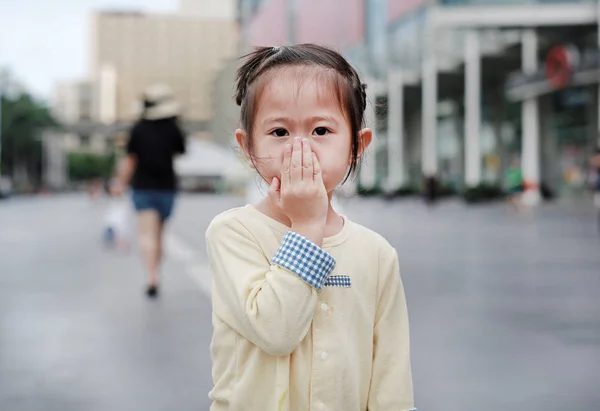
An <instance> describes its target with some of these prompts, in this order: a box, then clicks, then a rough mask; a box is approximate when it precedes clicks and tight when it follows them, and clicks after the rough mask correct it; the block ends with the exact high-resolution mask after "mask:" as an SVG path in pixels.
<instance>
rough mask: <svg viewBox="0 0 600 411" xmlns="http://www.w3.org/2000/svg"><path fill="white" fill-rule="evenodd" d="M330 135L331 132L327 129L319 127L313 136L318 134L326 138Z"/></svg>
mask: <svg viewBox="0 0 600 411" xmlns="http://www.w3.org/2000/svg"><path fill="white" fill-rule="evenodd" d="M328 133H329V130H328V129H327V128H325V127H317V128H315V131H313V134H316V135H318V136H324V135H326V134H328Z"/></svg>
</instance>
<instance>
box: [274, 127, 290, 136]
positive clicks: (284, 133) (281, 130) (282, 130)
mask: <svg viewBox="0 0 600 411" xmlns="http://www.w3.org/2000/svg"><path fill="white" fill-rule="evenodd" d="M271 134H273V135H274V136H275V137H285V136H287V135H289V134H288V132H287V130H286V129H285V128H277V129H275V130H273V131H271Z"/></svg>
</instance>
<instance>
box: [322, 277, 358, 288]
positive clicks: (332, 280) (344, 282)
mask: <svg viewBox="0 0 600 411" xmlns="http://www.w3.org/2000/svg"><path fill="white" fill-rule="evenodd" d="M324 285H325V287H343V288H350V287H352V280H351V279H350V277H348V276H347V275H330V276H329V277H327V280H325V284H324Z"/></svg>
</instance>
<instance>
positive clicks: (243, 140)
mask: <svg viewBox="0 0 600 411" xmlns="http://www.w3.org/2000/svg"><path fill="white" fill-rule="evenodd" d="M235 139H236V141H237V142H238V144H239V146H240V148H241V149H242V151H243V152H244V157H245V158H246V161H248V165H249V166H250V167H251V168H254V164H253V163H252V161H251V159H250V149H249V147H248V135H247V134H246V131H245V130H242V129H240V128H238V129H237V130H235Z"/></svg>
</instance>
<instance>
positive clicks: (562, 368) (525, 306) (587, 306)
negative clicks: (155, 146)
mask: <svg viewBox="0 0 600 411" xmlns="http://www.w3.org/2000/svg"><path fill="white" fill-rule="evenodd" d="M238 204H240V200H239V199H237V198H231V197H217V196H184V197H183V198H181V201H180V202H179V204H178V209H177V214H176V217H175V219H174V221H173V222H172V224H171V226H170V229H169V232H168V238H169V252H168V254H169V260H168V263H167V265H166V267H165V273H166V274H165V275H164V279H163V294H162V295H161V297H160V299H159V300H157V301H148V300H146V299H145V298H144V296H143V294H142V291H143V281H144V279H143V273H142V271H141V268H140V264H139V262H138V259H137V256H136V255H135V254H130V255H119V254H114V253H108V252H106V251H105V250H103V249H102V247H101V246H100V243H99V240H100V232H101V228H102V224H101V223H102V214H103V212H104V206H103V205H101V204H95V205H93V204H90V203H89V201H88V200H87V199H85V198H84V197H79V196H66V197H58V198H47V199H22V200H11V201H8V202H0V410H1V411H38V410H40V411H41V410H44V411H52V410H60V411H71V410H73V411H75V410H76V411H79V410H82V411H96V410H98V411H106V410H111V411H112V410H115V411H121V410H123V411H129V410H145V411H163V410H165V411H166V410H169V411H171V410H173V409H177V410H206V409H208V407H209V401H208V399H207V393H208V391H209V390H210V388H211V375H210V357H209V351H208V348H209V343H210V337H211V331H212V330H211V322H210V300H209V295H208V293H207V287H208V285H209V284H210V275H209V273H208V271H207V270H206V254H205V251H204V230H205V229H206V226H207V224H208V222H209V221H210V219H211V218H212V216H214V215H215V214H216V213H218V212H219V211H221V210H224V209H226V208H229V207H232V206H235V205H238ZM342 205H343V207H344V210H345V211H346V213H347V214H348V215H349V216H350V218H353V219H354V220H356V221H358V222H361V223H364V224H366V225H368V226H370V227H372V228H374V229H375V230H377V231H379V232H380V233H381V234H383V235H384V236H386V237H387V238H388V239H389V241H390V242H391V243H392V244H393V245H394V246H395V247H397V249H398V252H399V255H400V259H401V269H402V276H403V279H404V283H405V288H406V291H407V298H408V302H409V310H410V316H411V323H412V325H411V327H412V328H411V331H412V346H413V369H414V379H415V389H416V397H417V404H418V406H419V408H420V409H421V410H423V411H424V410H444V411H481V410H485V411H505V410H510V409H517V408H518V409H526V410H535V411H538V410H539V411H564V410H567V409H568V410H577V411H579V410H581V411H597V410H600V390H598V381H600V303H598V295H599V294H600V240H599V237H598V235H597V234H596V231H595V226H594V215H593V211H592V210H591V209H590V208H589V207H588V206H587V205H586V204H582V203H577V204H571V205H560V204H557V205H550V206H543V207H541V208H540V209H539V210H537V211H536V212H535V213H533V214H531V215H517V214H514V213H511V212H509V211H508V210H507V209H506V208H505V207H504V206H502V205H497V206H491V207H487V206H486V207H475V208H469V209H466V208H465V207H464V206H463V205H461V204H460V203H456V202H449V203H444V204H442V205H441V206H440V207H437V208H434V209H427V208H424V207H423V205H422V204H421V203H420V202H417V201H412V200H407V201H396V202H385V201H381V200H377V199H368V200H353V201H349V202H344V201H343V200H342Z"/></svg>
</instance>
